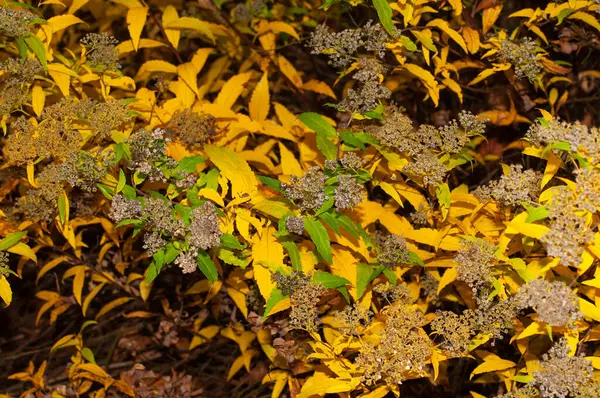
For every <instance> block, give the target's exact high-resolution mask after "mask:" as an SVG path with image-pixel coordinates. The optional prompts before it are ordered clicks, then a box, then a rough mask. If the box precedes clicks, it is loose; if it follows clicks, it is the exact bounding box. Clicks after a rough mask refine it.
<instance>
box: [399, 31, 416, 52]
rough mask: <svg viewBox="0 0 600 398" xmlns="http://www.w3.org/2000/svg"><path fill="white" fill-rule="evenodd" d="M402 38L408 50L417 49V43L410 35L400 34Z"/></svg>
mask: <svg viewBox="0 0 600 398" xmlns="http://www.w3.org/2000/svg"><path fill="white" fill-rule="evenodd" d="M400 40H401V41H402V45H403V46H404V48H406V49H407V50H408V51H417V45H416V44H415V42H414V41H412V40H411V39H410V37H407V36H404V35H402V36H400Z"/></svg>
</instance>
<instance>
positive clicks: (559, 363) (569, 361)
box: [531, 338, 595, 398]
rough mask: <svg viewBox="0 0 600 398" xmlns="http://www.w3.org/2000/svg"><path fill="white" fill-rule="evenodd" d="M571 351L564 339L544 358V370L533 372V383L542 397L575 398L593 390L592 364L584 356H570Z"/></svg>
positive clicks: (541, 363) (541, 364)
mask: <svg viewBox="0 0 600 398" xmlns="http://www.w3.org/2000/svg"><path fill="white" fill-rule="evenodd" d="M570 351H571V349H570V347H569V346H568V343H567V340H566V339H565V338H562V339H560V340H559V341H558V342H556V343H555V344H554V346H552V348H550V350H549V351H548V353H547V354H544V356H543V357H542V361H541V362H540V366H541V367H542V369H541V370H535V371H534V372H533V378H534V379H533V381H532V382H531V384H532V385H533V386H535V387H537V388H538V389H539V391H540V394H541V396H542V397H544V398H546V397H548V398H566V397H573V396H576V395H578V394H580V393H581V392H583V391H586V390H588V391H589V390H591V389H593V384H595V382H594V368H593V366H592V362H590V361H588V360H587V359H585V358H584V357H583V356H579V355H573V356H569V352H570ZM589 397H592V395H590V396H589Z"/></svg>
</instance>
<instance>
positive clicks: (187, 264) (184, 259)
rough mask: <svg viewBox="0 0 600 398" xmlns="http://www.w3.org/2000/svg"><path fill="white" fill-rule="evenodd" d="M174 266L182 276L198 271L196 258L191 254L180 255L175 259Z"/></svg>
mask: <svg viewBox="0 0 600 398" xmlns="http://www.w3.org/2000/svg"><path fill="white" fill-rule="evenodd" d="M175 264H177V265H178V266H179V268H181V272H183V273H184V274H191V273H192V272H194V271H196V270H197V269H198V265H197V264H196V256H195V255H194V254H193V253H180V254H179V256H177V258H176V259H175Z"/></svg>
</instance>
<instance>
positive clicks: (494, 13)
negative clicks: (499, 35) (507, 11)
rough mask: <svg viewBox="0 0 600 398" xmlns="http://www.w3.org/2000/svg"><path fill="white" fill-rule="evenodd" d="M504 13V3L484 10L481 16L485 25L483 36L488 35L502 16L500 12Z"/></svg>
mask: <svg viewBox="0 0 600 398" xmlns="http://www.w3.org/2000/svg"><path fill="white" fill-rule="evenodd" d="M501 11H502V3H500V4H497V5H495V6H494V7H490V8H486V9H485V10H483V14H482V16H481V23H482V24H483V29H482V32H481V33H482V34H484V35H485V34H486V33H487V32H488V31H489V30H490V29H491V28H492V26H494V23H495V22H496V20H497V19H498V17H499V16H500V12H501Z"/></svg>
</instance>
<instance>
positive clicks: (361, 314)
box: [335, 303, 373, 336]
mask: <svg viewBox="0 0 600 398" xmlns="http://www.w3.org/2000/svg"><path fill="white" fill-rule="evenodd" d="M371 319H373V312H372V311H371V310H369V309H368V308H363V307H361V306H360V305H359V304H357V303H355V304H354V305H352V306H350V305H348V306H346V307H345V308H344V310H343V311H338V312H336V313H335V321H336V323H338V324H341V325H342V326H340V327H338V329H339V330H340V332H342V333H344V334H347V335H351V336H358V335H360V334H361V333H362V332H363V331H364V329H365V327H366V326H368V325H369V324H370V323H371Z"/></svg>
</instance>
